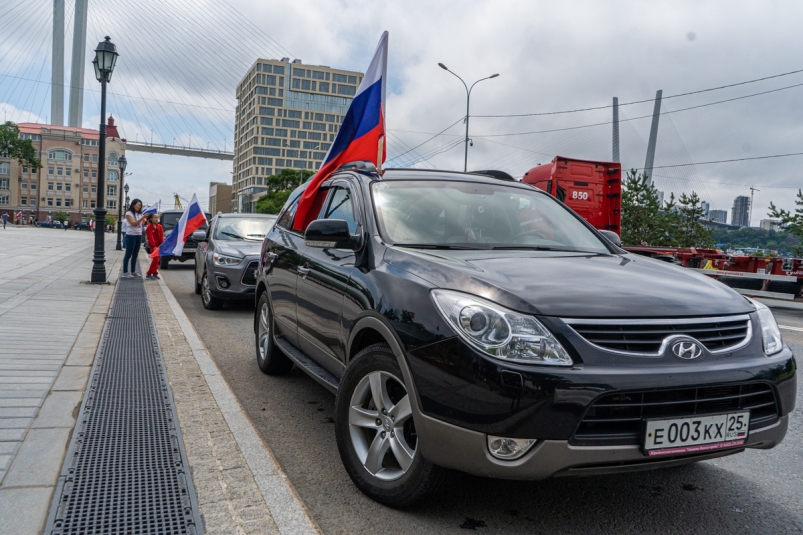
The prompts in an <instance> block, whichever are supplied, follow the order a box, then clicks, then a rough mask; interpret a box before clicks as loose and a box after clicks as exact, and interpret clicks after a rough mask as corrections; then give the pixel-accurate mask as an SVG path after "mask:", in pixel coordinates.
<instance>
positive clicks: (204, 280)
mask: <svg viewBox="0 0 803 535" xmlns="http://www.w3.org/2000/svg"><path fill="white" fill-rule="evenodd" d="M201 303H203V305H204V308H205V309H206V310H220V309H221V308H223V299H220V298H218V297H215V296H214V295H212V289H211V288H210V287H209V277H207V276H206V271H204V274H203V275H201Z"/></svg>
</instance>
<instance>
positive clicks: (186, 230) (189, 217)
mask: <svg viewBox="0 0 803 535" xmlns="http://www.w3.org/2000/svg"><path fill="white" fill-rule="evenodd" d="M143 213H144V212H143ZM204 223H206V215H204V211H203V210H201V205H200V204H198V196H197V195H195V194H194V193H193V194H192V199H190V204H188V205H187V208H185V209H184V213H183V214H181V218H180V219H179V220H178V223H176V226H175V227H173V230H171V231H170V234H168V235H167V237H166V238H165V241H164V242H163V243H162V245H160V246H159V247H157V248H156V249H154V250H153V252H152V253H151V254H150V255H149V256H150V258H154V257H157V256H181V253H182V252H183V251H184V244H185V243H187V237H188V236H189V235H190V234H192V233H193V232H195V231H196V230H198V229H199V228H201V227H202V226H203V225H204Z"/></svg>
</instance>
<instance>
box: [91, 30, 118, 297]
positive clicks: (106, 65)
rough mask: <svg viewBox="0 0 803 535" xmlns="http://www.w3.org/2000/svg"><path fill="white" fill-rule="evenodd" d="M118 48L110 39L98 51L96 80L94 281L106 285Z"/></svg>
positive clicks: (105, 40)
mask: <svg viewBox="0 0 803 535" xmlns="http://www.w3.org/2000/svg"><path fill="white" fill-rule="evenodd" d="M117 56H118V54H117V47H116V46H114V43H112V42H111V37H109V36H106V37H105V39H104V40H103V41H101V42H100V43H98V47H97V48H96V49H95V59H94V60H92V66H93V67H95V78H97V80H98V82H100V140H99V141H98V198H97V201H95V253H94V255H93V257H92V277H91V279H90V281H91V282H93V283H96V284H103V283H105V282H106V251H105V241H104V240H105V234H104V233H105V230H106V229H105V227H106V190H105V188H106V181H105V178H106V175H105V173H106V84H107V83H108V82H111V79H112V72H113V71H114V64H115V63H116V62H117Z"/></svg>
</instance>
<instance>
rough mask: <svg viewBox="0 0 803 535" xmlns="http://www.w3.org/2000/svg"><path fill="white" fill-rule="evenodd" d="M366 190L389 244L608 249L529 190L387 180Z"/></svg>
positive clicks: (561, 210) (564, 211)
mask: <svg viewBox="0 0 803 535" xmlns="http://www.w3.org/2000/svg"><path fill="white" fill-rule="evenodd" d="M371 192H372V196H373V201H374V206H375V207H376V215H377V222H378V224H379V229H380V233H381V234H382V236H383V238H384V239H386V240H388V241H390V242H391V243H394V244H399V245H425V246H439V245H444V246H449V245H455V246H465V247H471V248H478V249H490V248H494V247H500V248H527V247H533V248H538V247H543V248H550V249H551V248H554V249H562V250H563V249H565V250H582V251H595V252H602V253H608V252H609V251H608V249H607V247H605V245H604V244H603V243H602V242H601V241H600V240H599V238H597V236H596V235H595V234H594V233H593V232H592V231H590V230H589V229H588V228H587V227H586V226H585V225H584V224H583V223H582V222H580V221H579V220H578V219H577V218H576V217H574V216H573V215H572V214H571V213H570V212H569V211H568V210H567V209H566V208H564V207H563V206H561V205H560V204H558V203H557V202H556V201H555V200H554V199H553V198H551V197H549V196H548V195H545V194H543V193H539V192H537V191H536V190H531V189H529V188H521V187H512V186H508V185H506V184H504V183H501V182H500V183H499V184H487V183H479V182H456V181H454V182H453V181H448V182H447V181H423V180H422V181H418V180H417V181H403V180H399V181H396V180H393V181H386V182H385V181H383V182H375V183H374V184H373V185H372V189H371Z"/></svg>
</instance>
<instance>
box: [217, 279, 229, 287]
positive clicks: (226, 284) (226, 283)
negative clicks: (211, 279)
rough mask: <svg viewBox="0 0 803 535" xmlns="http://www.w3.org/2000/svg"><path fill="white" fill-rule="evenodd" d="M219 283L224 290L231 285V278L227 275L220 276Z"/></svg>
mask: <svg viewBox="0 0 803 535" xmlns="http://www.w3.org/2000/svg"><path fill="white" fill-rule="evenodd" d="M217 285H218V286H220V287H221V288H223V289H224V290H225V289H226V288H228V287H229V286H230V284H229V279H227V278H226V277H218V278H217Z"/></svg>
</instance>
